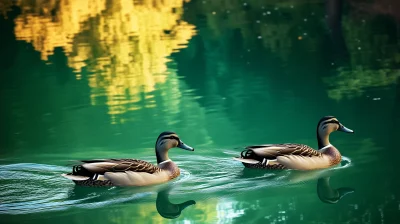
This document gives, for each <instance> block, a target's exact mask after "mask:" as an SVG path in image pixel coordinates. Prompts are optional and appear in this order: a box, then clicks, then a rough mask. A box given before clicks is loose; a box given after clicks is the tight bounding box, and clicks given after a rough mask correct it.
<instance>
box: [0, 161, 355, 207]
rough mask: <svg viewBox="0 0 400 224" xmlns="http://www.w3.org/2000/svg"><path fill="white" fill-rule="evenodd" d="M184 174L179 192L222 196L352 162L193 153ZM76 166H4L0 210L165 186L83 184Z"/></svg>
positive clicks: (135, 196) (132, 198) (311, 176)
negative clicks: (267, 161) (283, 161)
mask: <svg viewBox="0 0 400 224" xmlns="http://www.w3.org/2000/svg"><path fill="white" fill-rule="evenodd" d="M176 163H177V164H178V166H179V167H180V168H181V175H180V176H179V178H177V179H176V180H173V181H171V182H169V183H167V184H169V185H174V186H179V187H176V188H175V189H174V195H177V196H178V197H179V195H180V196H184V195H185V196H187V195H189V194H197V195H201V198H203V199H204V198H207V197H211V195H216V194H210V193H215V192H218V195H219V197H222V196H226V195H232V194H237V193H241V192H246V191H252V190H256V189H263V188H277V187H290V186H292V185H294V184H300V183H304V182H307V181H312V180H316V179H318V178H320V177H323V176H328V175H332V173H333V172H337V171H339V170H342V169H345V168H348V167H350V166H351V160H350V158H347V157H343V161H342V164H341V165H340V166H337V167H334V168H330V169H326V170H317V171H295V170H280V171H271V170H253V169H246V168H244V167H243V165H242V164H241V163H238V162H237V161H235V160H233V159H231V158H220V157H213V156H207V157H204V156H193V157H192V158H191V160H190V161H187V160H186V159H184V157H179V156H177V158H176ZM69 170H70V167H64V166H54V165H45V164H35V163H18V164H9V165H2V166H0V181H1V184H2V186H3V191H0V201H1V202H2V203H1V204H0V214H27V213H38V212H44V211H58V210H66V209H69V208H72V207H78V208H86V209H93V208H99V207H104V206H109V205H112V204H120V203H125V202H137V201H142V200H148V199H149V198H151V195H154V194H156V193H157V192H158V191H159V189H161V188H162V187H164V184H162V185H155V186H149V187H125V188H123V187H104V188H90V187H78V186H75V184H74V183H73V182H71V181H70V180H67V179H65V178H63V177H62V176H61V175H60V174H61V173H64V172H68V171H69Z"/></svg>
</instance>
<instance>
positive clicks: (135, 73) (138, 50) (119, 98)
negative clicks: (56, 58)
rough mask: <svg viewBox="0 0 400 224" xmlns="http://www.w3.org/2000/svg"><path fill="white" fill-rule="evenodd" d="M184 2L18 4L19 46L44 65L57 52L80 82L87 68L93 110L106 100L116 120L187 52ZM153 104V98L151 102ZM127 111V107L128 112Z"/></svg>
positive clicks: (190, 30)
mask: <svg viewBox="0 0 400 224" xmlns="http://www.w3.org/2000/svg"><path fill="white" fill-rule="evenodd" d="M183 3H184V0H167V1H154V0H142V1H133V0H115V1H112V4H110V2H109V1H106V0H38V1H24V0H20V1H17V2H16V5H17V6H19V7H20V8H21V15H20V16H18V17H17V18H16V19H15V35H16V38H17V39H18V40H24V41H26V42H28V43H31V44H32V45H33V47H34V49H35V50H37V51H39V52H40V53H41V58H42V60H45V61H47V60H48V57H49V56H50V55H52V54H53V52H54V49H55V48H57V47H61V48H62V49H63V51H64V53H65V54H66V55H67V57H68V66H69V67H71V68H73V69H74V72H75V74H76V78H77V79H81V77H82V70H83V68H85V70H86V71H88V73H89V74H90V75H88V80H89V86H90V87H91V102H92V105H98V104H104V103H100V99H101V98H100V97H103V96H105V99H106V103H105V104H107V105H108V108H109V114H111V117H112V120H113V123H119V122H118V121H116V119H115V115H117V114H124V113H126V112H127V111H129V110H135V109H137V108H135V107H134V106H132V105H131V104H132V103H135V102H138V101H140V94H141V93H143V92H144V93H149V92H152V91H154V90H155V85H156V84H157V83H165V81H166V78H167V75H168V74H167V66H166V63H167V62H168V59H167V57H168V56H169V55H171V53H173V52H175V51H177V50H178V49H180V48H184V47H186V44H187V42H188V40H189V39H190V38H191V37H192V36H193V35H195V29H194V28H195V27H194V26H193V25H191V24H188V23H186V22H184V21H182V20H181V16H182V10H180V9H181V8H182V6H183ZM149 98H151V97H149ZM128 105H130V106H128Z"/></svg>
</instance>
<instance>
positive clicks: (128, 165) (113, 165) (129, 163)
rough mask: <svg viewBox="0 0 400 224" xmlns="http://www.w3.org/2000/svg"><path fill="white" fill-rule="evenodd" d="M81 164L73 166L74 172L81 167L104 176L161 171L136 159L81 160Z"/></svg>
mask: <svg viewBox="0 0 400 224" xmlns="http://www.w3.org/2000/svg"><path fill="white" fill-rule="evenodd" d="M81 162H82V164H81V165H78V166H74V171H75V170H76V169H78V168H79V167H83V168H84V169H85V170H87V171H89V172H90V173H96V174H104V173H106V172H125V171H133V172H145V173H150V174H153V173H155V172H159V171H161V169H160V168H158V167H157V166H155V165H153V164H151V163H149V162H147V161H144V160H138V159H94V160H81Z"/></svg>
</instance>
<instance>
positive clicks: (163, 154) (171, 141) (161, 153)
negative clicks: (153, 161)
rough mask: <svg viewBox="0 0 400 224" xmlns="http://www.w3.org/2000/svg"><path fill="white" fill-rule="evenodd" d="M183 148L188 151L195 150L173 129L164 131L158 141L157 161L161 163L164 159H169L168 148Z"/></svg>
mask: <svg viewBox="0 0 400 224" xmlns="http://www.w3.org/2000/svg"><path fill="white" fill-rule="evenodd" d="M175 147H178V148H181V149H185V150H188V151H194V148H193V147H190V146H188V145H186V144H185V143H183V141H182V140H181V139H180V138H179V136H178V135H177V134H176V133H175V132H172V131H165V132H162V133H161V134H160V135H159V136H158V138H157V141H156V146H155V148H156V156H157V163H161V162H163V161H166V160H168V159H169V158H168V150H169V149H171V148H175Z"/></svg>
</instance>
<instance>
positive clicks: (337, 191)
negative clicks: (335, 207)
mask: <svg viewBox="0 0 400 224" xmlns="http://www.w3.org/2000/svg"><path fill="white" fill-rule="evenodd" d="M354 191H355V190H354V189H353V188H350V187H340V188H332V187H331V185H330V177H322V178H319V179H318V183H317V194H318V197H319V199H320V200H321V201H322V202H324V203H328V204H336V203H338V202H339V201H340V200H341V199H342V198H343V197H344V196H346V195H348V194H351V193H353V192H354Z"/></svg>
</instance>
